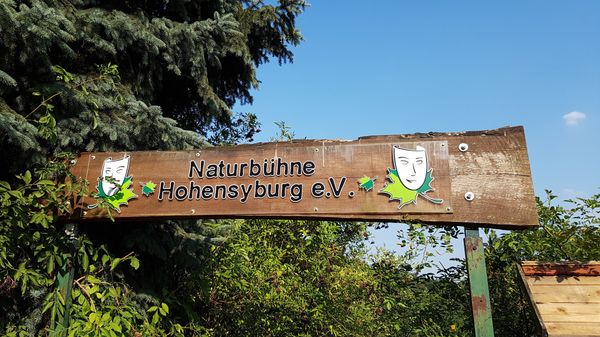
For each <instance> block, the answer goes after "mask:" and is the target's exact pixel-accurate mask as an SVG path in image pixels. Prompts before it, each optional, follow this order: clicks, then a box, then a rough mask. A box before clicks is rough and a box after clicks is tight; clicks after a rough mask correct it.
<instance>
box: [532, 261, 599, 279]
mask: <svg viewBox="0 0 600 337" xmlns="http://www.w3.org/2000/svg"><path fill="white" fill-rule="evenodd" d="M521 267H522V268H523V273H525V275H527V276H529V275H539V276H552V275H566V276H577V275H583V276H593V275H599V276H600V262H598V261H587V262H535V261H524V262H522V263H521Z"/></svg>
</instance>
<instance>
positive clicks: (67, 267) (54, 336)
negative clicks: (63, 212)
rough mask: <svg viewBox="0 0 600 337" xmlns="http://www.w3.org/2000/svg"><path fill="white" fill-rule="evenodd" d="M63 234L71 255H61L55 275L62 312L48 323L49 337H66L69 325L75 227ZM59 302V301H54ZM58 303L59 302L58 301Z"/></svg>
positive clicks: (69, 228)
mask: <svg viewBox="0 0 600 337" xmlns="http://www.w3.org/2000/svg"><path fill="white" fill-rule="evenodd" d="M65 233H66V234H67V235H68V236H69V237H70V240H71V253H70V254H62V261H63V263H62V267H61V268H60V270H59V271H58V274H57V275H56V283H57V285H56V286H57V288H58V292H59V294H60V297H62V299H63V300H62V301H61V302H62V304H63V309H64V311H63V312H62V313H58V316H59V317H56V316H55V315H54V314H53V315H52V320H51V321H50V334H49V336H50V337H66V336H67V333H68V332H69V325H70V324H71V304H72V302H73V299H72V296H71V293H72V290H73V276H74V275H75V266H74V259H75V254H76V252H77V225H75V224H68V225H67V227H66V229H65ZM56 300H59V299H56ZM59 301H60V300H59Z"/></svg>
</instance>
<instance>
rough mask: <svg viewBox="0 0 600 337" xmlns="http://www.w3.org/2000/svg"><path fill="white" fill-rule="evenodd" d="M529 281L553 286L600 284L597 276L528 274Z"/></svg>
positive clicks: (536, 284) (534, 284) (599, 278)
mask: <svg viewBox="0 0 600 337" xmlns="http://www.w3.org/2000/svg"><path fill="white" fill-rule="evenodd" d="M527 283H528V284H529V285H531V286H540V285H550V286H553V287H557V288H558V287H561V286H573V285H600V277H597V276H560V275H559V276H527Z"/></svg>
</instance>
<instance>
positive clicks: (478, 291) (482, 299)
mask: <svg viewBox="0 0 600 337" xmlns="http://www.w3.org/2000/svg"><path fill="white" fill-rule="evenodd" d="M465 255H466V258H467V272H468V276H469V289H470V291H471V309H472V311H473V324H474V326H475V336H476V337H493V336H494V325H493V323H492V307H491V303H490V291H489V289H488V280H487V271H486V268H485V254H484V251H483V241H482V240H481V237H480V236H479V228H474V229H471V228H466V227H465Z"/></svg>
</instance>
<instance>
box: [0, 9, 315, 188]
mask: <svg viewBox="0 0 600 337" xmlns="http://www.w3.org/2000/svg"><path fill="white" fill-rule="evenodd" d="M305 7H306V4H305V3H304V1H303V0H292V1H289V0H286V1H279V2H278V3H275V4H272V3H268V4H267V3H264V2H263V1H250V0H239V1H233V0H228V1H220V0H210V1H187V0H175V1H149V2H140V1H88V0H70V1H42V0H35V1H22V0H5V1H2V2H0V151H2V152H1V153H0V155H2V157H4V158H11V160H10V161H4V162H3V163H2V168H1V170H0V173H2V174H3V176H2V177H1V178H4V179H9V178H10V175H7V174H6V172H10V173H15V172H20V171H22V170H24V169H25V168H27V167H31V165H32V164H40V163H43V162H44V161H45V158H46V157H47V156H48V155H51V154H53V153H56V152H57V151H73V152H78V151H109V150H143V149H186V148H191V147H197V146H199V145H202V144H205V143H206V141H208V142H211V143H214V144H220V143H237V142H240V141H244V140H251V139H252V137H253V135H254V134H255V133H256V132H258V131H259V129H258V128H259V123H258V121H257V119H256V116H255V115H253V114H248V113H235V112H233V111H232V108H233V106H234V105H235V103H236V102H240V103H242V104H243V103H251V102H252V96H251V95H250V90H251V89H252V88H256V87H257V86H258V83H259V81H258V80H257V78H256V68H257V67H258V66H259V65H260V64H262V63H264V62H267V61H268V60H269V59H270V58H271V57H273V58H275V59H278V60H279V61H280V62H287V61H291V60H292V57H293V55H292V53H291V51H290V50H289V46H290V45H296V44H298V43H299V42H300V41H301V39H302V38H301V35H300V34H299V32H298V30H297V29H296V27H295V20H296V17H297V16H298V15H299V14H300V13H301V12H302V11H303V10H304V8H305ZM54 125H56V126H57V128H54V127H53V126H54ZM182 129H185V130H189V131H192V132H193V133H189V132H185V131H183V130H182ZM51 131H52V132H51ZM200 137H204V140H202V139H201V138H200Z"/></svg>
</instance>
